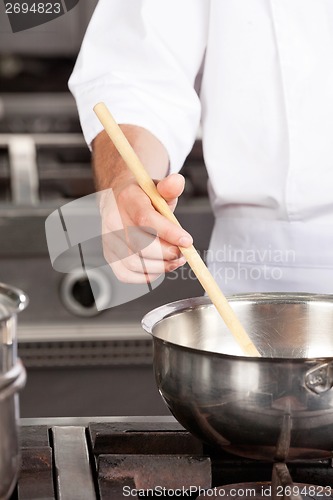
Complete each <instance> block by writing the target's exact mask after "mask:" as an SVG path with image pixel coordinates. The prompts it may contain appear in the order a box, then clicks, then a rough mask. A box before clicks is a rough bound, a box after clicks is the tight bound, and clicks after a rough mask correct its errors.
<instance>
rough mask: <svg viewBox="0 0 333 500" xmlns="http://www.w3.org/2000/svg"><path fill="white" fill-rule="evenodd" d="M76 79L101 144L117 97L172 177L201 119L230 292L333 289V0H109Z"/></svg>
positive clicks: (92, 28)
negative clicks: (160, 149) (164, 154)
mask: <svg viewBox="0 0 333 500" xmlns="http://www.w3.org/2000/svg"><path fill="white" fill-rule="evenodd" d="M200 69H201V70H202V82H201V88H200V93H199V94H198V92H197V91H196V90H195V81H196V78H197V75H198V74H199V73H200ZM69 86H70V89H71V91H72V92H73V94H74V96H75V98H76V101H77V104H78V109H79V113H80V119H81V123H82V128H83V132H84V135H85V138H86V140H87V142H88V144H89V143H91V141H92V139H93V138H94V137H95V136H96V135H97V134H98V133H99V132H100V131H101V129H102V127H101V125H100V123H99V121H98V120H97V118H96V117H95V115H94V113H93V106H94V105H95V104H96V103H97V102H99V101H104V102H105V103H106V104H107V105H108V107H109V108H110V110H111V111H112V113H113V115H114V116H115V118H116V120H117V121H118V122H119V123H129V124H135V125H139V126H142V127H145V128H146V129H148V130H150V131H151V132H152V133H153V134H154V135H155V136H156V137H157V138H158V139H159V140H160V141H161V142H162V143H163V144H164V146H165V147H166V149H167V151H168V153H169V158H170V170H171V171H172V172H175V171H178V170H179V169H180V168H181V166H182V165H183V162H184V159H185V158H186V156H187V154H188V153H189V151H190V149H191V147H192V145H193V142H194V140H195V137H196V134H197V130H198V125H199V122H200V120H201V124H202V139H203V147H204V156H205V163H206V167H207V170H208V173H209V178H210V182H209V192H210V199H211V203H212V207H213V210H214V214H215V216H216V223H215V227H214V231H213V235H212V240H211V244H210V249H209V252H208V255H207V256H206V257H207V261H208V263H209V266H210V268H211V270H212V271H213V273H214V274H215V277H216V279H217V280H218V282H219V284H220V286H221V287H222V288H223V290H224V291H225V292H226V293H235V292H250V291H303V292H321V293H332V292H333V253H332V249H333V0H181V1H179V0H132V1H131V0H127V1H125V0H99V3H98V5H97V8H96V11H95V13H94V15H93V18H92V20H91V23H90V25H89V27H88V30H87V33H86V36H85V39H84V41H83V45H82V48H81V51H80V54H79V57H78V60H77V63H76V66H75V69H74V72H73V74H72V76H71V79H70V82H69Z"/></svg>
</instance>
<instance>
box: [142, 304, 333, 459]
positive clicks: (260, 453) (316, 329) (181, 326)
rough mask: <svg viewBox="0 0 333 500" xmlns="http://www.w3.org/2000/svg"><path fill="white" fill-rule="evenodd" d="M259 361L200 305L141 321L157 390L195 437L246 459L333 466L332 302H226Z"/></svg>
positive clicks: (166, 309) (176, 307) (170, 308)
mask: <svg viewBox="0 0 333 500" xmlns="http://www.w3.org/2000/svg"><path fill="white" fill-rule="evenodd" d="M230 302H231V305H232V307H233V309H234V310H235V312H236V314H237V315H238V316H239V318H240V320H241V322H242V323H243V325H244V327H245V329H246V330H247V332H248V334H249V335H250V337H251V339H252V341H253V342H254V344H255V345H256V347H257V348H258V350H259V351H260V353H261V355H262V357H261V358H250V357H245V356H243V354H242V352H241V350H240V348H239V346H238V345H237V344H236V342H235V341H234V339H233V337H232V335H231V333H230V332H229V331H228V329H227V328H226V326H225V325H224V323H223V321H222V319H221V318H220V316H219V314H218V312H217V311H216V309H215V307H214V306H213V305H212V304H211V303H210V301H209V299H208V298H206V297H197V298H193V299H187V300H182V301H178V302H174V303H171V304H168V305H166V306H163V307H160V308H158V309H155V310H153V311H152V312H150V313H148V314H147V315H146V316H145V317H144V318H143V322H142V324H143V328H144V329H145V330H146V331H147V332H149V333H151V334H152V336H153V341H154V370H155V376H156V381H157V385H158V388H159V391H160V393H161V395H162V396H163V398H164V400H165V401H166V403H167V405H168V407H169V408H170V410H171V412H172V413H173V415H174V416H175V417H176V419H177V420H178V421H179V422H180V423H181V424H182V425H183V426H184V427H185V428H187V429H188V430H189V431H190V432H191V433H193V434H194V435H196V436H197V437H199V438H200V439H202V440H203V441H206V442H210V443H212V444H213V445H215V446H220V447H221V448H223V449H225V450H227V451H229V452H231V453H234V454H237V455H241V456H245V457H249V458H256V459H262V460H271V461H273V460H280V461H285V460H294V459H302V458H325V457H332V450H333V390H332V386H333V296H327V295H310V294H246V295H239V296H233V297H231V298H230Z"/></svg>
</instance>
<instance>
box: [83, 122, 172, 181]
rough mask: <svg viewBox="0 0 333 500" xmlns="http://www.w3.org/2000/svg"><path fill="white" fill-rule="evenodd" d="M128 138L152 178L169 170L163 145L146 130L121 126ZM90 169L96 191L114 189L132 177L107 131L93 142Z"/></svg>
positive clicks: (159, 177) (163, 175)
mask: <svg viewBox="0 0 333 500" xmlns="http://www.w3.org/2000/svg"><path fill="white" fill-rule="evenodd" d="M121 129H122V130H123V132H124V133H125V135H126V137H127V139H128V141H129V142H130V144H131V145H132V147H133V148H134V150H135V152H136V153H137V155H138V156H139V158H140V159H141V161H142V163H143V164H144V166H145V168H146V170H147V171H148V172H149V174H150V175H151V177H153V178H154V179H162V178H163V177H165V176H166V175H167V173H168V167H169V159H168V154H167V151H166V149H165V148H164V146H163V145H162V144H161V143H160V141H159V140H158V139H157V138H156V137H155V136H154V135H153V134H151V133H150V132H149V131H148V130H146V129H144V128H141V127H137V126H134V125H121ZM92 148H93V169H94V178H95V186H96V189H97V190H102V189H108V188H110V187H111V188H114V187H115V186H116V185H117V184H118V183H119V182H121V181H122V180H127V179H130V178H131V177H132V174H131V172H130V171H129V169H128V167H127V166H126V165H125V163H124V161H123V160H122V158H121V157H120V155H119V153H118V152H117V150H116V148H115V146H114V145H113V143H112V141H111V140H110V139H109V137H108V135H107V134H106V132H104V131H103V132H101V133H100V134H99V135H98V136H97V137H96V138H95V140H94V141H93V144H92Z"/></svg>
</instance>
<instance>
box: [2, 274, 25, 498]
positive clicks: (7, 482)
mask: <svg viewBox="0 0 333 500" xmlns="http://www.w3.org/2000/svg"><path fill="white" fill-rule="evenodd" d="M26 305H27V297H26V295H25V294H24V293H23V292H21V291H20V290H17V289H14V288H11V287H9V286H7V285H4V284H2V283H0V499H6V498H8V496H9V495H10V494H11V492H12V490H13V488H14V485H15V483H16V480H17V474H18V471H19V467H20V451H19V443H18V418H19V406H18V391H19V390H20V389H22V387H23V386H24V384H25V380H26V374H25V370H24V367H23V365H22V363H21V361H20V360H19V359H18V358H17V337H16V317H17V313H18V312H20V311H21V310H23V309H24V308H25V306H26Z"/></svg>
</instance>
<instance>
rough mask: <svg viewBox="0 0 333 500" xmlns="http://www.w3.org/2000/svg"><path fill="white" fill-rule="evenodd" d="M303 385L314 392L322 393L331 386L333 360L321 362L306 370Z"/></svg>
mask: <svg viewBox="0 0 333 500" xmlns="http://www.w3.org/2000/svg"><path fill="white" fill-rule="evenodd" d="M304 384H305V387H306V388H307V389H308V390H309V391H311V392H312V393H314V394H322V393H323V392H327V391H329V390H330V389H331V388H332V387H333V361H330V362H328V363H322V364H320V365H316V366H315V367H313V368H311V369H310V370H308V371H307V372H306V374H305V379H304Z"/></svg>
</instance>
